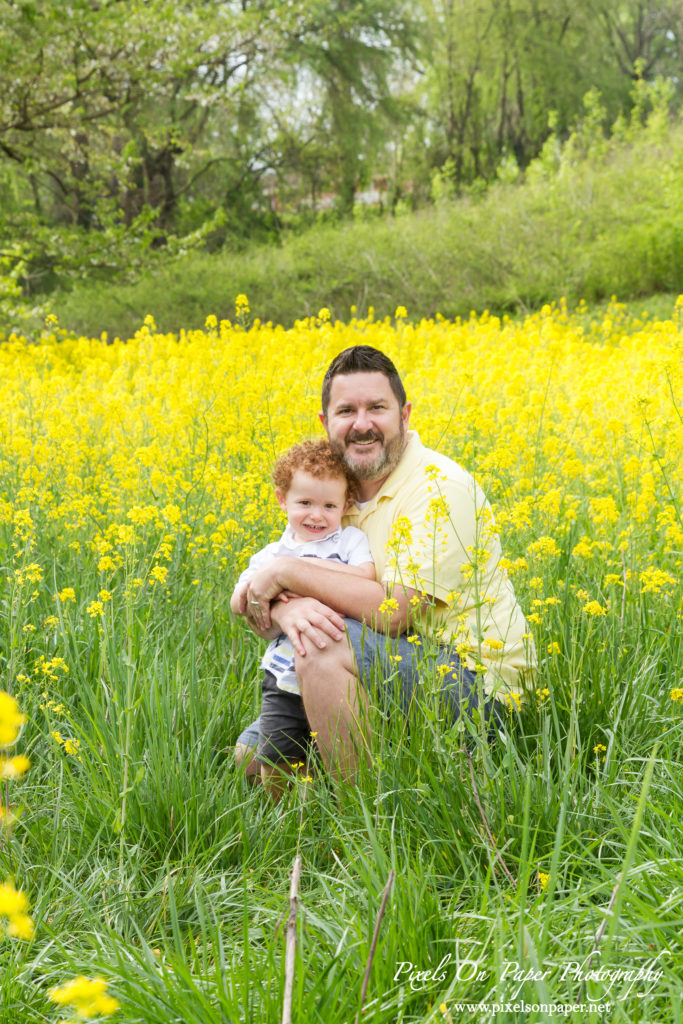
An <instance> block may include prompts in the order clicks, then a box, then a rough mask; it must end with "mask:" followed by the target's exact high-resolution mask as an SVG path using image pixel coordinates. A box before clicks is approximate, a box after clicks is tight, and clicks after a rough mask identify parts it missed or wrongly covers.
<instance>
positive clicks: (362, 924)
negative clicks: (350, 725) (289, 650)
mask: <svg viewBox="0 0 683 1024" xmlns="http://www.w3.org/2000/svg"><path fill="white" fill-rule="evenodd" d="M226 593H227V586H226ZM224 596H225V595H224V594H219V593H214V595H213V597H212V599H210V600H208V601H207V598H206V596H205V595H199V594H197V588H194V590H193V591H190V596H189V597H188V598H187V599H186V600H183V601H181V602H178V603H176V605H175V606H174V614H173V616H171V615H169V614H168V613H167V612H166V610H165V609H164V608H163V607H162V608H158V609H156V610H154V611H151V610H150V609H149V608H147V607H143V606H136V605H135V603H134V602H133V603H132V604H130V605H129V607H128V608H127V611H126V613H125V615H124V617H123V619H122V621H119V622H116V623H114V622H113V621H110V622H109V623H107V624H106V625H105V629H104V633H103V634H102V635H100V634H99V633H98V631H97V627H96V626H95V625H94V626H93V630H92V635H91V637H90V640H89V641H88V643H87V646H85V645H84V644H83V638H82V637H81V638H80V640H78V641H76V640H75V639H73V641H72V643H73V644H74V645H75V646H72V647H71V648H70V649H69V648H67V658H68V661H69V663H70V664H71V665H72V666H73V669H72V671H71V673H70V674H69V675H68V676H65V677H64V678H63V679H62V682H61V683H60V684H59V686H57V685H56V684H52V685H51V686H50V698H51V699H52V700H53V701H60V700H61V701H63V702H64V704H65V705H66V707H67V708H68V710H69V716H68V718H66V717H65V716H63V715H58V714H55V712H54V710H51V709H50V708H43V709H41V708H40V704H41V703H44V699H42V698H41V697H40V696H39V695H37V694H36V689H35V686H34V685H33V684H26V685H25V686H24V688H23V692H21V693H20V694H19V697H20V700H21V702H22V706H23V707H24V709H25V710H26V711H27V713H28V714H29V716H30V721H29V723H28V725H27V727H26V729H25V731H24V733H23V736H22V738H21V747H22V749H24V750H25V751H26V752H28V753H29V755H30V756H31V758H32V762H33V763H32V767H31V769H30V772H29V773H28V775H27V777H26V780H25V781H24V782H23V783H20V784H17V783H14V784H13V786H15V787H16V789H12V798H13V799H16V798H17V795H19V794H20V799H21V800H22V802H23V803H24V805H25V811H24V813H23V815H22V817H21V818H20V820H19V822H18V823H17V824H16V825H15V826H14V828H13V829H12V832H11V834H9V835H6V836H5V838H4V839H3V843H2V849H1V850H0V877H7V876H12V877H14V878H16V879H17V880H19V881H21V883H22V885H23V886H24V887H25V888H26V890H27V892H28V894H29V896H30V902H31V905H32V908H33V913H34V916H35V919H36V926H37V934H36V938H35V939H34V940H33V941H31V942H29V943H20V942H17V941H9V940H5V941H4V943H3V945H2V946H0V960H1V962H2V971H3V973H2V979H3V980H2V986H1V989H0V1007H1V1010H0V1020H2V1021H7V1022H9V1021H12V1022H19V1024H23V1022H24V1021H25V1022H27V1024H28V1022H29V1021H30V1022H33V1021H39V1020H55V1019H57V1015H56V1013H51V1012H50V1010H49V1004H48V1003H47V1001H46V993H47V991H48V989H49V988H50V987H51V986H53V985H56V984H59V983H61V982H63V981H64V979H65V978H67V977H70V976H72V975H76V974H80V973H83V974H86V975H89V976H94V975H100V976H103V977H105V978H107V979H109V980H110V981H111V985H112V990H113V991H114V992H115V994H116V996H117V998H118V999H119V1000H120V1001H121V1003H122V1009H121V1010H120V1011H119V1012H118V1014H117V1019H120V1020H122V1021H124V1020H125V1021H129V1022H140V1024H142V1022H145V1024H151V1022H159V1024H162V1022H163V1024H166V1022H169V1021H183V1022H197V1024H200V1022H202V1024H207V1022H208V1024H213V1022H216V1024H218V1022H225V1021H230V1022H232V1021H235V1022H237V1021H260V1022H264V1024H268V1022H272V1024H275V1022H278V1021H280V1019H281V1012H282V998H283V978H284V922H285V916H286V914H287V911H288V889H289V881H288V876H289V872H290V871H291V868H292V864H293V861H294V858H295V856H296V855H297V854H300V855H301V857H302V860H303V871H302V876H301V884H300V908H299V915H298V924H297V928H298V939H299V947H298V954H297V966H296V979H295V986H294V1002H293V1020H294V1021H304V1020H306V1021H316V1022H318V1021H319V1022H321V1024H323V1022H325V1024H349V1022H351V1021H353V1020H354V1017H355V1014H356V1012H357V1010H358V1008H359V999H360V989H361V982H362V978H363V974H364V971H365V966H366V962H367V958H368V955H369V948H370V942H371V938H372V933H373V928H374V924H375V920H376V915H377V912H378V909H379V904H380V900H381V897H382V893H383V890H384V887H385V884H386V881H387V878H388V876H389V872H390V870H392V869H393V871H394V872H395V881H394V884H393V888H392V891H391V895H390V898H389V901H388V905H387V910H386V914H385V916H384V920H383V921H382V925H381V928H380V939H379V944H378V948H377V951H376V953H375V957H374V962H373V968H372V972H371V976H370V985H369V990H368V997H367V1001H366V1006H365V1012H364V1015H363V1019H364V1020H368V1021H373V1022H378V1024H379V1022H387V1024H388V1022H394V1021H401V1022H406V1024H407V1022H425V1024H426V1022H427V1021H431V1020H442V1019H443V1015H442V1014H441V1012H440V1011H439V1009H438V1007H439V1005H440V1004H441V1003H444V1002H445V1003H447V1004H448V1006H449V1007H450V1011H449V1012H452V1014H453V1019H454V1020H462V1021H479V1020H482V1019H495V1020H499V1021H527V1020H530V1021H541V1020H549V1019H551V1018H550V1016H548V1014H544V1013H543V1012H541V1011H538V1012H537V1011H529V1012H522V1011H521V1010H518V1011H508V1010H501V1011H499V1012H497V1013H491V1014H489V1015H487V1013H486V1012H485V1011H484V1010H483V1009H472V1010H460V1011H457V1012H456V1009H455V1004H456V1003H458V1002H460V1001H467V1002H468V1003H476V1002H478V1001H480V1000H481V1001H485V1002H487V1003H506V1002H512V1003H514V1002H520V1000H525V1001H526V1002H527V1003H529V1004H534V1003H539V1004H540V1003H549V1002H563V1003H565V1002H571V1003H574V1002H581V1001H586V1000H587V999H588V998H594V999H596V1000H597V1001H598V1002H600V1001H601V1002H610V1003H611V1004H612V1009H611V1010H610V1011H609V1012H606V1013H603V1014H602V1015H600V1014H594V1015H592V1016H590V1018H588V1017H587V1016H586V1013H585V1012H584V1013H577V1014H574V1015H570V1016H569V1019H572V1020H585V1019H591V1020H592V1019H595V1020H606V1021H607V1020H609V1021H634V1020H636V1021H643V1022H645V1021H647V1022H649V1021H653V1020H657V1021H666V1022H678V1021H681V1020H682V1019H683V1012H682V1006H681V995H680V967H681V963H682V962H683V961H682V955H681V954H682V950H681V943H680V934H681V923H682V920H683V857H682V854H683V841H682V832H681V819H680V815H681V807H683V773H682V772H681V770H680V769H681V764H680V751H681V745H680V736H681V720H682V716H681V714H680V713H679V714H678V715H676V714H675V713H674V714H673V715H672V707H673V706H672V702H671V700H670V698H669V695H668V688H669V686H670V684H671V668H672V666H674V665H677V664H680V653H681V652H680V638H679V637H676V636H674V635H672V634H668V635H665V634H662V632H660V631H658V630H657V627H656V623H649V624H648V627H647V628H646V629H643V630H642V632H641V633H639V634H638V635H636V636H632V637H631V640H632V642H631V644H630V645H629V651H628V653H624V652H623V650H622V651H620V650H619V648H618V644H619V642H620V641H621V639H623V638H620V637H618V636H611V637H608V636H602V634H601V633H600V629H601V628H602V627H601V626H599V627H596V631H595V632H594V633H593V634H591V635H587V636H586V637H585V638H584V639H585V648H586V653H585V656H584V654H581V653H579V652H580V651H581V646H580V644H578V643H577V644H574V645H573V647H572V648H571V649H572V650H573V651H574V653H573V654H572V655H571V656H570V657H567V658H557V657H555V658H548V659H545V660H544V661H543V663H542V666H541V671H540V677H539V682H538V685H539V687H540V688H543V687H547V688H548V690H549V697H548V698H546V699H544V700H543V701H541V702H540V703H539V705H538V706H537V707H530V708H529V709H528V710H527V711H525V712H524V713H523V714H522V715H521V716H518V715H515V716H514V720H513V718H512V716H510V721H509V724H508V728H507V729H506V731H505V732H504V733H503V734H501V737H500V738H499V740H498V742H496V743H495V744H493V745H492V746H490V747H486V746H484V745H482V743H481V741H480V740H479V739H478V737H477V736H476V733H475V735H473V736H470V737H469V739H468V736H467V734H466V733H464V732H461V731H457V730H456V731H455V732H445V733H444V731H443V729H442V728H441V727H440V725H439V723H438V721H435V719H434V717H433V716H430V715H429V714H425V715H424V716H423V717H422V718H421V719H419V720H417V721H415V722H414V723H413V726H412V729H411V731H410V733H409V734H408V735H406V733H405V729H404V726H403V724H402V722H401V720H400V717H399V716H393V717H392V718H391V719H390V720H389V722H384V721H381V720H379V719H378V718H376V719H375V721H374V725H375V730H376V735H375V740H374V744H373V762H372V765H371V766H370V767H369V768H368V769H367V770H366V771H365V772H364V774H363V776H362V778H361V781H360V784H359V786H358V787H357V788H356V789H355V790H349V789H342V790H341V791H340V790H338V789H337V788H336V787H335V786H334V785H332V784H331V783H330V782H327V781H325V780H324V779H319V780H318V781H317V782H316V783H315V789H314V791H313V792H311V787H310V784H308V783H304V782H300V783H299V784H297V786H296V787H295V789H294V790H293V791H292V792H291V793H290V794H289V795H288V796H287V797H286V798H285V800H284V801H283V803H282V804H281V805H280V806H277V807H276V806H272V805H270V804H269V803H268V801H267V800H265V798H264V796H263V794H262V793H261V792H260V791H259V790H258V789H257V788H250V787H249V786H248V785H247V783H246V782H245V780H244V778H243V777H242V776H241V774H240V773H239V772H237V771H236V770H235V768H234V767H233V765H232V762H231V759H230V756H229V753H228V752H227V751H229V748H230V746H231V744H232V742H233V741H234V739H235V737H236V735H237V734H238V732H239V729H240V727H241V726H242V725H243V724H244V723H246V722H248V721H249V720H250V718H251V716H252V715H253V713H254V710H255V706H256V701H257V676H258V673H257V669H256V664H257V662H256V647H257V642H256V641H255V640H254V638H253V637H251V636H249V635H247V634H246V632H245V631H244V629H243V628H242V627H241V625H240V624H239V623H234V622H232V621H231V620H228V619H226V617H225V615H224V614H222V613H221V612H220V608H221V607H222V599H223V598H224ZM207 608H208V609H210V611H208V612H207ZM631 626H632V623H631ZM65 633H66V635H67V636H69V635H70V630H69V626H68V623H65ZM577 641H578V637H577ZM605 643H606V648H605V650H604V653H598V650H599V648H600V647H601V646H602V645H603V644H605ZM78 645H80V647H79V646H78ZM673 710H674V712H675V708H674V709H673ZM55 728H56V729H60V730H61V731H62V733H63V734H64V735H65V736H66V735H69V736H72V737H73V738H75V739H78V740H79V742H80V748H79V751H78V754H79V756H78V757H75V756H70V755H67V754H65V752H64V750H63V748H61V747H59V746H58V745H57V744H56V743H54V742H53V741H51V740H50V739H49V733H50V730H51V729H55ZM598 743H602V744H604V746H605V748H606V750H605V751H604V754H603V752H601V751H599V752H598V753H597V754H596V752H595V751H594V747H596V746H597V744H598ZM46 751H47V753H46ZM603 758H604V759H603ZM539 873H540V874H539ZM544 876H548V877H547V879H545V878H544ZM610 907H611V908H612V909H611V910H610ZM598 936H600V937H599V938H598ZM595 946H597V950H598V952H597V953H596V954H595V956H594V961H595V962H594V964H593V967H594V968H597V967H598V966H601V965H609V966H610V967H611V968H612V969H613V968H614V967H615V966H618V967H622V968H633V969H636V970H637V969H638V967H642V966H644V965H645V964H646V962H649V961H651V960H652V959H654V958H659V960H658V969H661V970H662V972H663V973H662V976H661V978H658V979H657V981H656V983H654V982H653V983H652V984H651V985H649V986H647V991H646V994H645V995H643V996H642V998H640V997H637V996H636V995H635V990H634V989H633V987H632V986H631V987H629V982H627V981H623V980H622V981H619V982H616V983H614V985H613V987H612V988H611V990H610V991H607V988H608V986H607V984H606V983H605V982H600V983H599V982H595V981H585V980H584V981H582V980H581V978H580V977H578V976H575V975H573V974H571V973H570V974H568V975H567V976H566V977H565V978H564V980H563V978H562V974H563V972H564V973H566V972H567V971H569V972H574V971H575V970H578V968H576V969H575V968H572V967H569V966H568V965H570V964H572V963H574V962H577V961H578V962H581V961H584V959H585V958H586V957H589V956H590V954H591V952H592V951H593V949H594V947H595ZM444 957H446V964H445V966H444V967H443V969H442V972H441V973H442V974H443V975H444V978H443V980H441V981H434V980H428V981H425V982H424V983H422V984H416V985H415V990H413V989H412V988H411V986H410V984H409V976H410V968H408V967H405V965H406V964H412V965H414V966H413V969H414V970H419V971H427V970H430V969H431V970H432V971H433V970H434V969H435V968H436V967H437V965H438V964H439V963H440V962H441V961H442V960H443V958H444ZM462 961H464V966H463V963H462ZM472 962H474V963H475V964H476V974H477V976H476V978H475V979H474V980H471V975H473V974H474V972H475V968H474V966H473V964H472ZM515 962H517V963H519V964H523V965H524V971H528V970H529V969H530V968H533V967H534V966H536V968H537V970H538V971H539V973H543V972H544V971H545V972H546V976H545V977H544V978H543V979H541V980H538V979H537V980H533V981H526V982H521V981H520V982H518V983H515V984H513V979H512V978H511V977H510V973H509V972H510V971H511V970H513V968H512V967H511V966H509V965H511V964H512V963H515ZM401 964H403V965H404V969H403V971H402V973H401V974H399V976H398V980H396V973H397V971H398V970H399V968H400V966H401ZM506 965H508V966H506ZM506 971H507V972H508V974H507V976H506V977H504V975H505V972H506ZM459 975H460V980H459ZM641 989H642V985H641V986H638V990H639V991H640V990H641Z"/></svg>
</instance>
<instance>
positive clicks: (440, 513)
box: [237, 345, 535, 779]
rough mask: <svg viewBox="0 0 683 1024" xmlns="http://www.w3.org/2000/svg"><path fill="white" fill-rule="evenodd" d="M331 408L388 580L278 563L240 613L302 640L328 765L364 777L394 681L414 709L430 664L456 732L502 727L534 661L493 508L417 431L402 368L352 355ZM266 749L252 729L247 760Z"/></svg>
mask: <svg viewBox="0 0 683 1024" xmlns="http://www.w3.org/2000/svg"><path fill="white" fill-rule="evenodd" d="M322 407H323V408H322V412H321V413H320V419H321V422H322V424H323V426H324V427H325V430H326V431H327V435H328V438H329V440H330V443H331V445H332V446H333V447H334V448H335V449H336V450H337V451H338V452H339V454H340V455H341V457H342V458H343V460H344V461H345V462H346V464H347V465H348V466H349V468H350V469H351V470H352V471H353V473H354V474H355V476H356V478H357V479H358V481H359V499H358V502H357V503H356V505H355V506H354V507H352V508H351V509H350V510H349V512H348V513H347V515H346V516H345V519H344V524H345V525H352V526H358V527H360V528H361V529H362V530H364V531H365V532H366V534H367V536H368V540H369V542H370V549H371V552H372V556H373V560H374V562H375V567H376V573H377V579H376V580H369V579H352V578H348V579H347V578H345V577H342V576H341V574H335V573H333V572H332V571H331V570H330V569H329V568H326V567H325V564H324V562H323V561H320V560H316V559H296V558H279V559H275V560H274V561H273V562H271V563H270V564H269V565H268V566H267V567H265V568H264V569H263V570H261V571H260V572H258V573H257V574H255V575H254V577H252V579H251V581H250V585H249V589H248V591H247V592H246V593H245V595H244V598H243V601H242V605H241V608H240V611H241V612H242V614H244V615H246V617H247V619H248V620H249V622H250V624H251V625H252V627H253V628H254V629H255V631H256V632H257V633H259V635H261V636H264V637H269V638H270V637H272V636H274V635H276V634H278V633H285V634H286V635H287V636H288V637H289V639H290V641H291V643H292V645H293V647H294V650H295V651H296V662H295V665H296V673H297V676H298V678H299V682H300V685H301V695H302V698H303V706H304V708H305V714H306V718H307V721H308V726H309V727H310V730H311V733H313V734H314V735H315V738H316V743H317V745H318V749H319V751H320V754H321V755H322V758H323V761H324V763H325V764H326V766H327V767H328V769H329V770H330V771H331V772H332V774H333V775H335V776H337V777H341V778H347V779H352V778H353V776H354V773H355V771H356V768H357V764H358V757H359V746H360V744H359V736H358V730H359V727H358V722H359V719H360V718H361V717H366V716H362V714H361V711H362V709H363V708H367V705H368V703H369V702H370V703H372V702H375V701H379V702H380V703H382V702H384V699H385V697H386V693H385V690H386V689H387V688H389V684H388V683H387V684H384V683H383V682H382V680H390V679H391V680H395V679H396V677H397V676H398V678H399V681H400V686H401V692H400V695H399V699H400V702H401V704H402V706H403V708H404V709H407V708H408V706H409V705H410V703H411V702H413V701H416V700H417V701H419V699H420V692H421V687H422V685H423V680H424V678H425V677H426V675H427V674H428V673H427V672H425V671H424V666H425V664H426V662H427V661H429V667H430V671H431V675H432V676H433V677H434V678H435V679H437V680H439V681H440V682H439V697H440V701H441V706H442V707H443V708H444V709H445V712H446V714H447V716H448V719H449V720H450V721H454V720H455V719H456V718H457V717H458V716H459V715H460V714H461V713H462V712H463V711H469V712H472V711H474V710H475V709H479V710H480V712H481V713H482V714H483V715H484V716H486V717H489V718H490V717H492V716H495V715H496V712H497V710H498V709H499V707H500V705H499V703H498V702H499V701H501V700H502V701H505V700H507V701H508V707H510V706H512V701H513V700H515V701H518V700H519V696H520V695H521V693H522V691H523V689H524V676H525V674H527V673H529V672H531V671H532V670H533V666H534V664H535V653H534V648H533V642H532V640H531V638H530V636H529V632H528V628H527V625H526V622H525V620H524V616H523V614H522V611H521V609H520V607H519V605H518V603H517V600H516V598H515V594H514V591H513V588H512V585H511V583H510V581H509V579H508V577H507V573H506V571H505V570H504V569H503V568H502V567H501V565H500V564H499V563H500V558H501V549H500V543H499V540H498V537H497V535H496V534H495V532H494V529H493V521H492V513H491V509H490V506H489V505H488V502H487V501H486V498H485V496H484V495H483V493H482V491H481V490H480V489H479V487H478V486H477V484H476V483H475V481H474V480H473V478H472V477H471V476H470V475H469V474H468V473H467V472H466V471H465V470H464V469H462V467H460V466H458V465H457V463H455V462H453V461H452V460H451V459H448V458H446V457H445V456H442V455H440V454H439V453H437V452H434V451H430V450H429V449H426V448H424V447H423V445H422V444H421V442H420V439H419V437H418V436H417V434H415V433H414V432H412V431H411V432H409V431H408V422H409V419H410V413H411V404H410V403H409V402H408V401H407V400H406V394H405V390H404V388H403V384H402V383H401V380H400V378H399V375H398V373H397V371H396V368H395V366H394V364H393V363H392V362H391V360H390V359H388V358H387V356H385V355H384V354H383V353H382V352H379V351H378V350H377V349H374V348H371V347H370V346H368V345H360V346H356V347H353V348H349V349H345V350H344V351H343V352H341V353H340V354H339V355H338V356H337V357H336V358H335V359H334V360H333V362H332V364H331V365H330V367H329V369H328V370H327V373H326V375H325V379H324V381H323V389H322ZM288 594H291V595H298V596H296V597H293V596H292V597H291V598H288V599H287V595H288ZM281 595H284V597H285V599H284V600H278V598H279V597H280V596H281ZM378 679H379V684H377V680H378ZM373 680H374V684H373ZM392 688H393V687H392ZM513 695H514V696H513ZM253 742H254V729H253V728H252V730H251V732H250V730H246V731H245V733H243V734H242V736H241V737H240V739H239V740H238V747H237V754H238V757H239V756H240V755H243V754H244V753H245V751H246V748H247V747H249V746H250V745H251V744H253Z"/></svg>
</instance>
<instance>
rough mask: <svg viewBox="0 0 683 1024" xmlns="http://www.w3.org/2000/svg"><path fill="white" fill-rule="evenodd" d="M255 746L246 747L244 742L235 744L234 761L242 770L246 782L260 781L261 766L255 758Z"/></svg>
mask: <svg viewBox="0 0 683 1024" xmlns="http://www.w3.org/2000/svg"><path fill="white" fill-rule="evenodd" d="M255 757H256V747H248V746H247V745H246V744H245V743H236V744H235V763H236V764H237V766H238V767H239V768H242V770H243V771H244V777H245V778H246V780H247V782H251V783H252V784H253V783H254V782H260V780H261V771H260V768H261V766H260V765H259V763H258V761H256V760H255Z"/></svg>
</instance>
